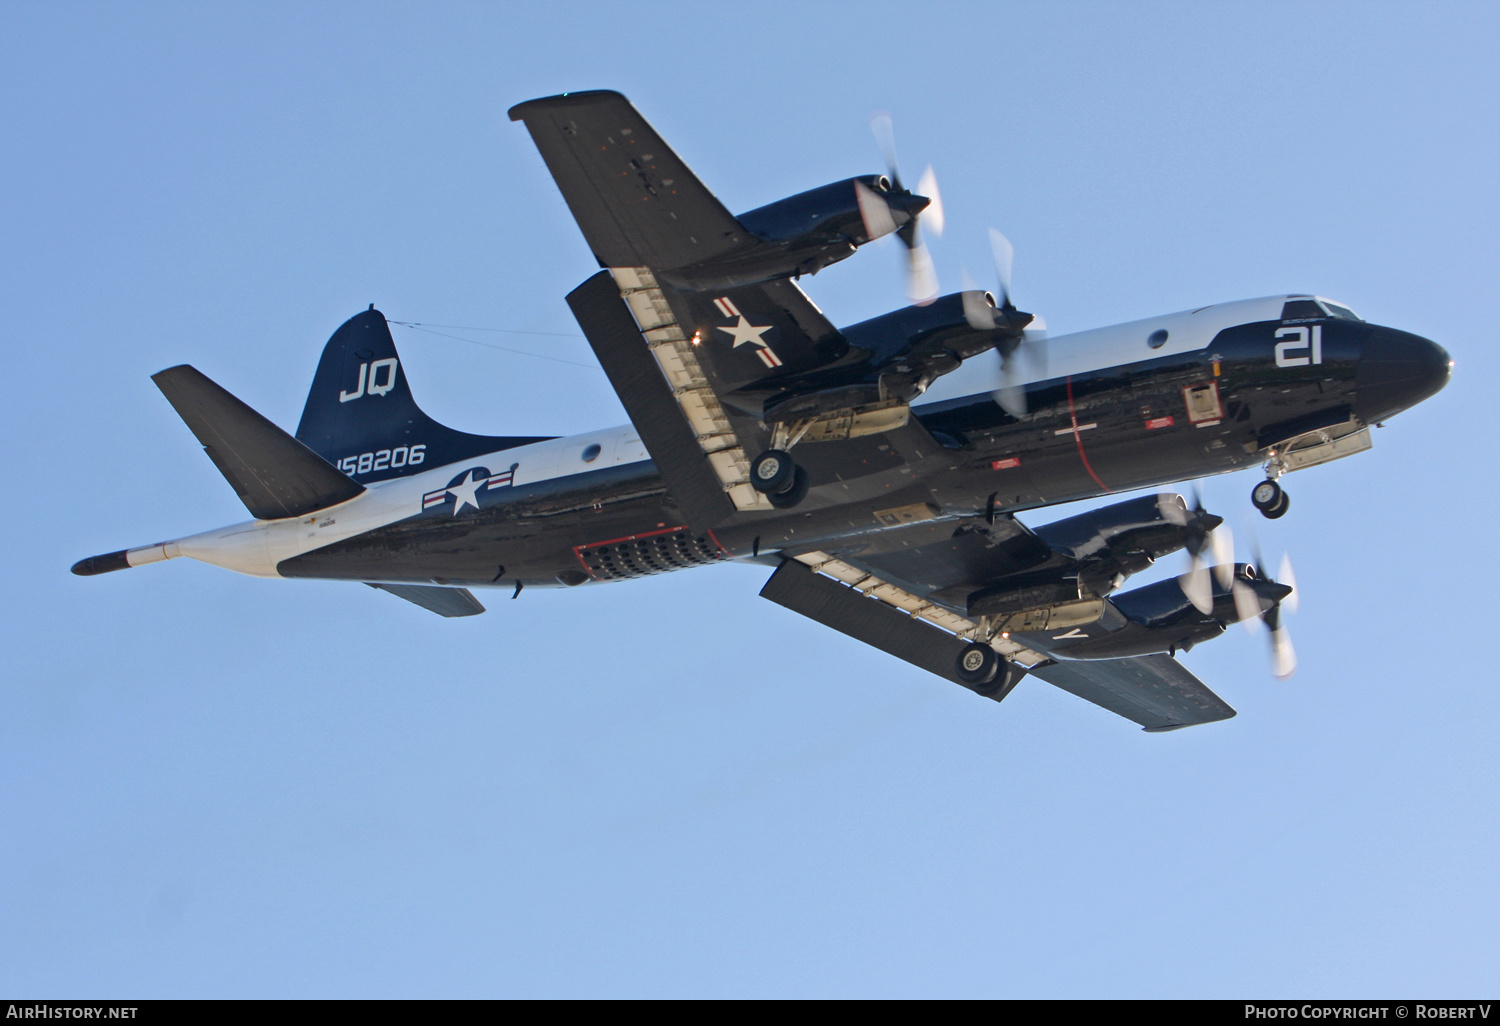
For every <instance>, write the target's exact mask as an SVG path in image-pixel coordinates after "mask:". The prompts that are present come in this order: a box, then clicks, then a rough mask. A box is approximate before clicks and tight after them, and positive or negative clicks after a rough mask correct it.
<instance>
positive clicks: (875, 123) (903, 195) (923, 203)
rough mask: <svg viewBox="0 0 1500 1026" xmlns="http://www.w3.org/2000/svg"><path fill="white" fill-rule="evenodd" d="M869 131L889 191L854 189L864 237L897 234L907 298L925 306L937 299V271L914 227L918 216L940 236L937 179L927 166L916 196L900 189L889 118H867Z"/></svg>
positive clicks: (940, 204)
mask: <svg viewBox="0 0 1500 1026" xmlns="http://www.w3.org/2000/svg"><path fill="white" fill-rule="evenodd" d="M870 130H871V131H872V132H874V133H875V142H876V144H877V145H878V146H879V147H880V153H881V155H882V156H883V157H884V158H885V166H886V170H887V171H888V173H889V176H890V182H891V188H890V190H889V191H887V192H885V193H884V194H883V195H877V194H875V192H874V191H873V190H871V189H868V188H866V187H864V186H858V187H857V188H856V190H855V192H856V194H857V195H858V196H859V212H860V215H861V216H862V217H863V218H864V222H865V234H867V235H868V236H869V237H870V238H872V239H873V238H877V237H879V236H881V235H886V234H889V233H890V232H892V231H894V232H895V233H896V237H897V238H898V239H900V240H901V242H902V244H903V245H904V246H905V247H906V296H907V298H908V299H910V300H911V301H912V302H913V303H915V304H917V305H918V306H926V305H927V304H928V303H931V302H932V301H933V300H934V299H936V298H937V297H938V282H937V270H936V269H935V268H934V267H933V264H932V254H930V253H929V252H928V251H927V247H926V246H925V245H923V243H922V236H921V233H920V230H919V229H918V226H917V225H918V215H919V214H920V215H921V217H922V219H924V220H925V221H926V222H927V227H928V228H929V229H930V230H931V231H932V233H933V234H934V235H942V234H943V227H944V223H945V221H946V218H944V216H943V199H942V196H941V195H940V194H939V192H938V184H937V175H936V174H934V173H933V170H932V167H931V166H930V165H929V166H928V168H927V170H925V171H923V172H922V176H921V177H920V178H919V179H917V191H916V192H912V191H911V190H910V189H908V188H906V187H905V186H903V185H902V184H901V171H900V168H899V167H898V166H897V164H896V134H895V130H894V128H893V126H892V124H891V116H890V115H889V114H887V113H886V112H885V111H880V112H879V113H877V114H875V115H874V116H873V117H871V118H870ZM872 201H873V202H872ZM877 208H878V209H877ZM893 210H895V211H897V212H899V213H900V214H902V215H904V218H903V219H902V220H900V221H899V222H898V219H897V216H896V214H895V213H893V212H892V211H893Z"/></svg>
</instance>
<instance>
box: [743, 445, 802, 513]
mask: <svg viewBox="0 0 1500 1026" xmlns="http://www.w3.org/2000/svg"><path fill="white" fill-rule="evenodd" d="M750 487H752V488H754V489H755V490H756V491H757V492H760V493H761V494H762V495H764V496H765V497H766V498H767V499H769V500H770V502H771V505H773V506H775V507H776V508H777V509H791V508H792V507H793V506H795V505H797V503H799V502H801V501H802V500H803V499H805V498H806V497H807V488H808V481H807V471H805V470H803V469H802V468H801V467H799V466H797V464H795V463H793V462H792V457H791V456H790V455H789V454H788V453H787V452H786V451H785V450H782V449H767V450H766V451H765V452H763V453H761V454H760V455H759V456H757V457H755V459H753V460H751V461H750Z"/></svg>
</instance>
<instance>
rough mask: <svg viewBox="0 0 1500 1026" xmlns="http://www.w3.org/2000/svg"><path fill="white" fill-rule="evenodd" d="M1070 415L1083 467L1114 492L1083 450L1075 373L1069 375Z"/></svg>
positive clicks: (1095, 482) (1097, 481)
mask: <svg viewBox="0 0 1500 1026" xmlns="http://www.w3.org/2000/svg"><path fill="white" fill-rule="evenodd" d="M1068 416H1069V417H1070V418H1072V421H1073V443H1074V444H1075V445H1077V446H1078V458H1079V459H1081V460H1083V469H1084V470H1087V471H1088V472H1089V477H1091V478H1093V479H1094V484H1096V485H1098V486H1099V487H1100V488H1103V489H1104V490H1105V491H1106V492H1111V493H1112V492H1114V489H1113V488H1111V487H1110V486H1109V485H1107V484H1105V483H1104V482H1103V481H1101V480H1099V475H1098V474H1096V473H1094V468H1093V467H1091V466H1089V458H1088V456H1087V455H1086V454H1085V453H1084V451H1083V434H1082V433H1081V432H1080V431H1079V430H1078V411H1077V410H1076V409H1074V407H1073V375H1071V374H1069V375H1068Z"/></svg>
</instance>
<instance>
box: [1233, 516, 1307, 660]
mask: <svg viewBox="0 0 1500 1026" xmlns="http://www.w3.org/2000/svg"><path fill="white" fill-rule="evenodd" d="M1251 558H1252V559H1253V560H1254V561H1255V563H1254V565H1255V567H1256V572H1257V574H1258V577H1259V582H1258V583H1259V585H1260V586H1259V587H1258V588H1257V587H1254V586H1252V585H1251V584H1249V583H1246V582H1245V581H1240V580H1236V581H1235V582H1234V591H1233V594H1234V608H1235V612H1236V613H1237V614H1239V617H1240V622H1241V623H1242V624H1244V625H1245V629H1246V630H1247V631H1249V632H1250V633H1251V634H1254V633H1255V632H1256V631H1257V630H1258V629H1259V628H1258V627H1256V624H1257V623H1259V624H1263V625H1264V626H1265V627H1266V629H1267V630H1268V631H1270V634H1271V672H1272V673H1273V674H1274V675H1275V676H1276V678H1277V679H1278V680H1285V679H1286V678H1288V677H1290V676H1291V675H1292V672H1293V671H1294V670H1296V669H1297V653H1296V651H1295V650H1294V649H1293V648H1292V637H1291V635H1290V634H1289V633H1288V632H1287V629H1286V626H1285V625H1284V624H1283V623H1282V622H1281V612H1282V608H1283V607H1285V609H1286V611H1287V612H1289V613H1291V612H1296V610H1297V606H1298V604H1299V603H1298V600H1297V584H1296V581H1297V578H1296V575H1295V574H1293V573H1292V559H1291V556H1290V555H1288V554H1286V553H1283V554H1282V556H1281V567H1280V569H1279V570H1278V571H1277V574H1278V576H1280V577H1281V580H1280V581H1277V580H1274V579H1273V578H1272V577H1271V576H1270V575H1268V574H1267V573H1265V571H1264V569H1262V568H1263V567H1264V566H1265V563H1264V562H1263V561H1262V559H1261V555H1260V546H1259V545H1257V544H1255V543H1254V542H1252V543H1251ZM1262 597H1264V598H1266V599H1268V600H1269V601H1270V607H1269V608H1267V609H1265V610H1264V611H1262V609H1261V599H1262Z"/></svg>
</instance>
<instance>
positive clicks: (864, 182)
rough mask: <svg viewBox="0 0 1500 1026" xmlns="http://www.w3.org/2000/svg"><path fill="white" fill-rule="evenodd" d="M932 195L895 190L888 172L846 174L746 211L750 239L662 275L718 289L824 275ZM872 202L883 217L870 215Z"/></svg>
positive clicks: (742, 221)
mask: <svg viewBox="0 0 1500 1026" xmlns="http://www.w3.org/2000/svg"><path fill="white" fill-rule="evenodd" d="M861 190H863V193H861ZM861 195H863V199H861ZM928 202H929V201H928V199H927V198H926V197H925V196H916V195H913V194H912V193H910V192H896V191H894V190H893V189H892V188H891V183H890V180H889V179H887V178H886V177H885V176H884V175H861V176H859V177H857V178H846V179H844V180H843V181H842V182H834V183H832V184H830V185H824V186H820V187H819V188H816V189H809V190H808V191H807V192H801V193H798V194H797V195H795V196H788V197H787V198H786V199H783V200H777V201H776V202H775V203H768V204H766V205H765V206H763V207H757V208H756V209H754V210H751V211H747V212H746V213H743V214H741V215H739V218H738V220H739V222H740V224H741V225H743V226H744V228H745V230H746V231H747V232H748V233H749V235H750V238H749V239H748V240H746V242H745V243H744V244H743V245H741V246H737V247H735V248H734V249H733V250H731V251H730V252H728V253H724V254H721V255H720V256H717V257H715V258H714V259H713V260H710V261H707V262H705V263H701V264H691V265H688V266H686V267H678V268H674V269H672V270H670V271H659V272H657V276H658V277H659V278H662V279H664V280H665V281H667V282H670V283H671V284H672V285H675V286H677V287H678V288H686V289H710V288H715V289H717V288H734V287H736V286H740V285H753V284H755V283H757V282H762V281H769V280H771V279H773V278H789V277H792V276H794V275H803V274H817V273H818V272H819V271H821V270H822V269H823V268H825V267H827V266H828V265H829V264H834V263H837V262H838V261H840V260H843V259H845V258H846V257H849V256H852V255H853V254H854V251H855V250H856V249H858V248H859V247H860V246H863V245H864V244H865V243H867V242H869V241H871V240H872V239H877V238H879V237H880V236H882V235H886V234H889V233H890V232H893V231H895V230H896V229H897V228H900V227H901V226H902V225H904V224H906V223H907V222H908V221H910V220H911V219H912V218H913V217H915V216H916V215H917V214H918V213H919V212H920V211H921V210H922V209H923V208H924V207H926V206H927V204H928ZM872 204H873V205H874V208H875V209H876V210H878V211H879V212H880V213H881V214H882V215H883V216H878V217H874V218H872V217H871V216H870V214H871V207H872Z"/></svg>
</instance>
